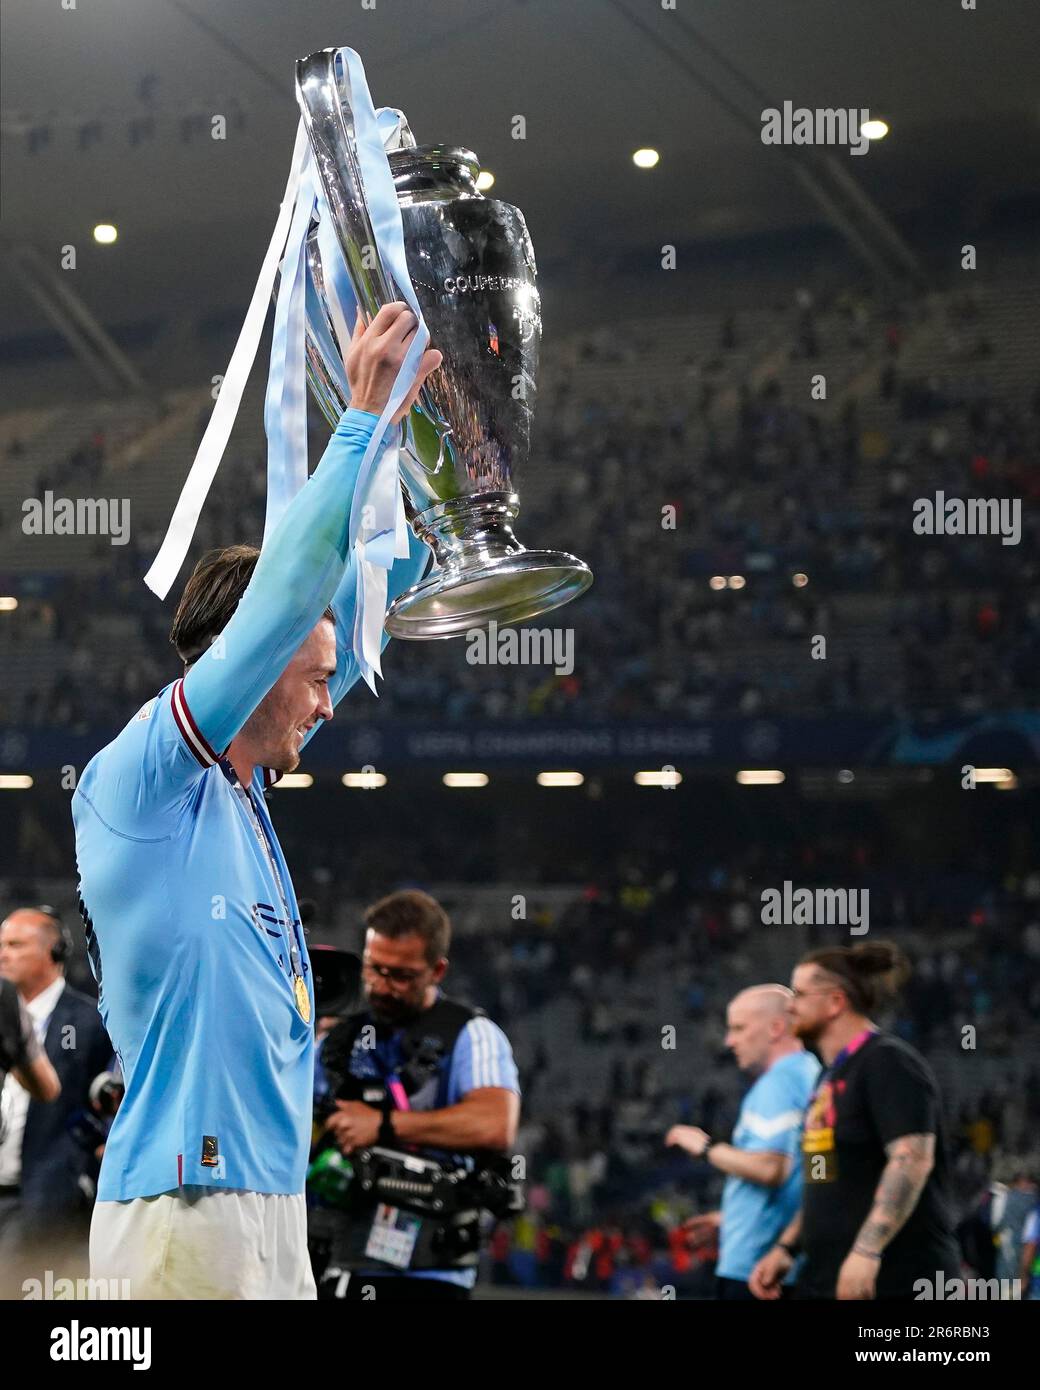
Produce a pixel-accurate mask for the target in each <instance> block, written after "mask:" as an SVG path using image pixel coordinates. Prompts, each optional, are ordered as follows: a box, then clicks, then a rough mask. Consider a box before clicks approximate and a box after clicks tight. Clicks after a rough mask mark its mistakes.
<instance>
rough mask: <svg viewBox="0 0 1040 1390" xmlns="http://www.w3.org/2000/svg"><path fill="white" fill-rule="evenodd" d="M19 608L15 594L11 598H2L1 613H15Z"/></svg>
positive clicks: (0, 601) (0, 602)
mask: <svg viewBox="0 0 1040 1390" xmlns="http://www.w3.org/2000/svg"><path fill="white" fill-rule="evenodd" d="M17 607H18V600H17V599H16V598H15V597H14V595H13V594H12V595H10V596H9V597H4V598H0V613H13V612H14V610H15V609H16V608H17Z"/></svg>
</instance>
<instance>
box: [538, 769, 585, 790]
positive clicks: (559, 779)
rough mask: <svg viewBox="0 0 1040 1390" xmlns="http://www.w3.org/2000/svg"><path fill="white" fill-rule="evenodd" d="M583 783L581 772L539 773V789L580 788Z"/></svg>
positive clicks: (583, 778)
mask: <svg viewBox="0 0 1040 1390" xmlns="http://www.w3.org/2000/svg"><path fill="white" fill-rule="evenodd" d="M584 781H585V777H584V774H583V773H581V772H539V774H538V785H539V786H540V787H580V786H581V784H582V783H583V782H584Z"/></svg>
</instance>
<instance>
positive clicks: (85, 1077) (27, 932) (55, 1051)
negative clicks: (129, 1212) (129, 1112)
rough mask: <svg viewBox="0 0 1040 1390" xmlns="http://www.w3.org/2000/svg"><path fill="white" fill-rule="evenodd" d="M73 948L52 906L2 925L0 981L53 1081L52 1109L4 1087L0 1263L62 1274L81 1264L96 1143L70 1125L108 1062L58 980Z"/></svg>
mask: <svg viewBox="0 0 1040 1390" xmlns="http://www.w3.org/2000/svg"><path fill="white" fill-rule="evenodd" d="M71 949H72V942H71V938H70V936H69V933H68V931H67V929H66V928H65V927H64V926H63V925H62V922H61V919H60V918H59V917H58V916H57V915H56V914H55V913H54V912H53V911H52V910H51V909H50V908H47V907H31V908H18V909H16V910H15V911H14V912H12V913H11V914H10V915H9V916H8V917H7V918H6V919H5V920H4V922H3V923H2V924H0V976H2V977H3V978H4V979H7V980H9V981H10V982H11V983H12V984H13V985H14V986H15V987H16V989H17V990H18V993H19V996H20V998H21V1001H22V1004H23V1005H24V1006H25V1009H26V1011H27V1012H28V1014H29V1015H30V1017H31V1018H32V1020H33V1024H34V1026H35V1029H36V1034H37V1037H38V1038H39V1040H40V1042H41V1043H42V1044H43V1048H44V1051H45V1052H46V1054H47V1056H48V1057H49V1058H50V1061H51V1063H52V1064H53V1067H54V1070H55V1071H56V1072H57V1074H58V1079H59V1080H60V1082H61V1094H60V1096H59V1097H58V1099H57V1100H56V1101H53V1102H52V1103H50V1104H43V1103H41V1102H40V1101H38V1100H33V1099H31V1098H30V1097H29V1095H28V1093H27V1092H26V1091H25V1090H24V1089H23V1088H22V1087H21V1086H19V1085H18V1083H17V1081H16V1080H15V1079H14V1078H13V1077H9V1078H8V1080H7V1081H6V1082H5V1083H4V1087H3V1092H2V1116H3V1126H2V1137H0V1263H2V1264H5V1265H8V1267H10V1265H12V1264H15V1265H18V1266H20V1267H22V1268H23V1269H25V1268H26V1267H27V1264H29V1263H31V1264H33V1265H36V1264H39V1265H40V1266H41V1267H43V1266H44V1265H47V1266H48V1267H50V1268H53V1269H54V1270H55V1273H56V1274H60V1275H63V1276H65V1277H77V1275H78V1273H79V1268H78V1267H79V1266H84V1267H85V1262H86V1239H87V1232H88V1229H89V1221H90V1210H91V1206H92V1202H93V1180H94V1178H95V1176H96V1174H97V1163H98V1154H97V1147H98V1146H97V1145H92V1144H90V1143H89V1142H88V1143H84V1142H82V1141H77V1139H76V1138H75V1137H74V1136H73V1134H72V1133H71V1132H70V1122H74V1121H75V1118H76V1116H77V1115H81V1114H82V1113H83V1112H87V1113H88V1114H89V1113H90V1112H91V1111H92V1109H93V1107H92V1105H91V1099H90V1086H91V1082H92V1081H93V1080H94V1078H95V1077H96V1076H98V1075H99V1074H100V1073H101V1072H104V1071H107V1070H108V1069H109V1064H110V1062H111V1060H112V1044H111V1043H110V1042H109V1039H108V1034H107V1033H106V1032H105V1030H104V1027H103V1026H102V1023H101V1018H100V1016H99V1014H98V1011H97V1005H96V1003H95V1002H94V1000H92V999H90V998H89V997H88V996H87V995H85V994H80V993H79V992H78V991H77V990H74V989H72V988H71V987H70V986H69V985H68V984H66V982H65V961H66V960H67V959H68V956H69V953H70V951H71ZM80 1128H81V1129H82V1128H83V1127H82V1126H81V1127H80ZM99 1144H100V1139H99ZM70 1266H75V1267H70Z"/></svg>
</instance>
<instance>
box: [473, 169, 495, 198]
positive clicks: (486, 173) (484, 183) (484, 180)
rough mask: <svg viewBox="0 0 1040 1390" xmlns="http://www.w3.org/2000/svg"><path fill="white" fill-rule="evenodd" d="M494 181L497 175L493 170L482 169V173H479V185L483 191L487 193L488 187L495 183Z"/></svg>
mask: <svg viewBox="0 0 1040 1390" xmlns="http://www.w3.org/2000/svg"><path fill="white" fill-rule="evenodd" d="M494 182H495V176H494V174H493V173H492V172H491V170H490V169H481V171H480V173H479V174H478V175H477V187H478V189H479V190H480V191H481V193H486V192H487V191H488V189H489V188H490V187H491V186H492V185H493V184H494Z"/></svg>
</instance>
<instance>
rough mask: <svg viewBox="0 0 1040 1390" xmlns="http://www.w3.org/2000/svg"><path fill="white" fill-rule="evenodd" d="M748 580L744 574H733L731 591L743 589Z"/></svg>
mask: <svg viewBox="0 0 1040 1390" xmlns="http://www.w3.org/2000/svg"><path fill="white" fill-rule="evenodd" d="M746 583H747V580H746V579H745V578H744V576H743V575H742V574H731V575H730V577H729V587H730V588H731V589H743V587H744V585H745V584H746Z"/></svg>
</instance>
